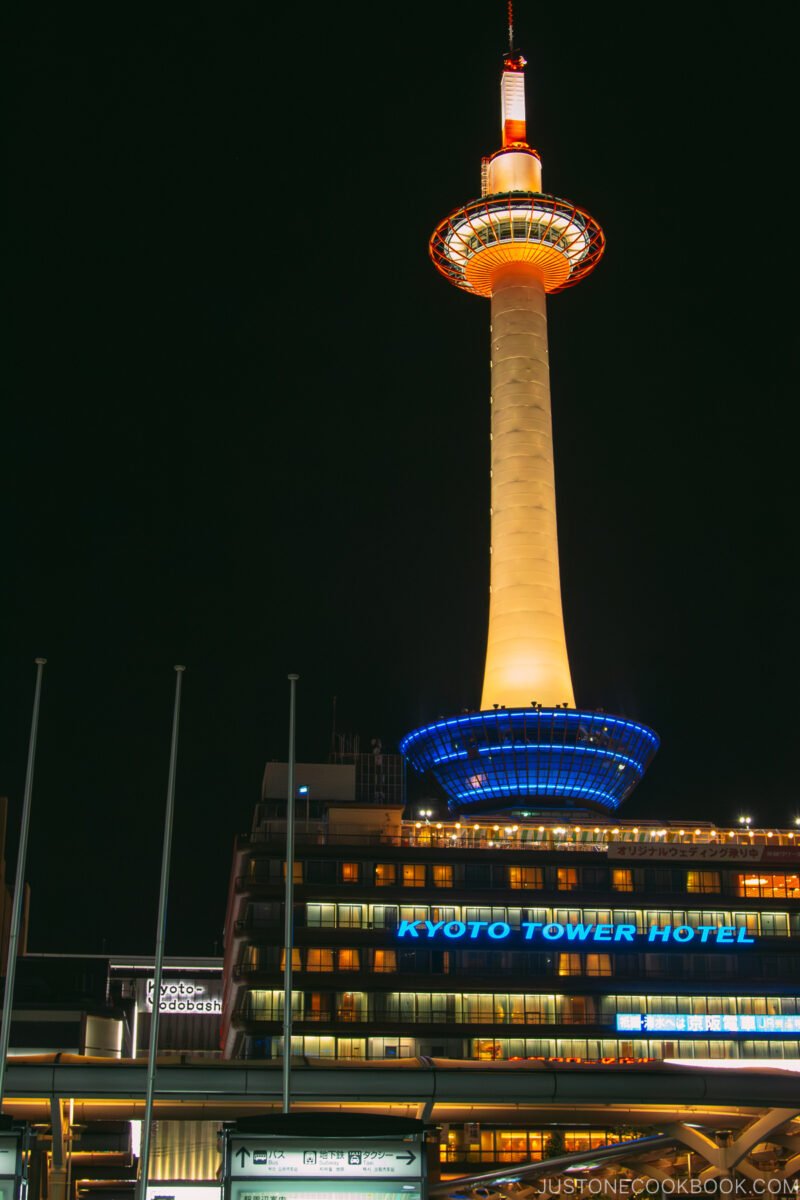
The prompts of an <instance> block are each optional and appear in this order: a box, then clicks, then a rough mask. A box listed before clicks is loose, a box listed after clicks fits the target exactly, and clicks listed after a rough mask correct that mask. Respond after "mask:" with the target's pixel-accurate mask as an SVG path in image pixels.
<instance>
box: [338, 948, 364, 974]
mask: <svg viewBox="0 0 800 1200" xmlns="http://www.w3.org/2000/svg"><path fill="white" fill-rule="evenodd" d="M360 965H361V964H360V956H359V953H358V950H340V951H339V963H338V966H339V970H340V971H358V970H359V968H360Z"/></svg>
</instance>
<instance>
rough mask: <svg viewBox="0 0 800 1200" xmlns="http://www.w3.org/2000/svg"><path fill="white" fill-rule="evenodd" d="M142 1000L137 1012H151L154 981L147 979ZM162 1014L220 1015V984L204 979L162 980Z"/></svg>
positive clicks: (159, 1007)
mask: <svg viewBox="0 0 800 1200" xmlns="http://www.w3.org/2000/svg"><path fill="white" fill-rule="evenodd" d="M145 982H146V990H145V995H144V998H143V999H141V998H140V1000H139V1012H152V1011H153V989H154V987H155V980H153V979H148V980H146V981H145ZM158 1011H159V1012H162V1013H198V1014H199V1013H221V1012H222V984H221V983H220V982H218V981H217V980H206V979H203V980H201V979H162V980H161V1003H160V1004H159V1006H158Z"/></svg>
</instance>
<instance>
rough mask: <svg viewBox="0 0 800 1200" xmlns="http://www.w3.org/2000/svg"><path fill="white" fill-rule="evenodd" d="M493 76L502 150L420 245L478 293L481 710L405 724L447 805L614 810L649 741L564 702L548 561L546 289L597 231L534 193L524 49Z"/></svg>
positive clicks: (589, 261)
mask: <svg viewBox="0 0 800 1200" xmlns="http://www.w3.org/2000/svg"><path fill="white" fill-rule="evenodd" d="M513 41H514V38H513V24H512V21H511V6H510V5H509V50H508V53H507V54H506V55H505V57H504V61H503V73H502V78H501V84H500V100H501V129H502V139H503V140H502V146H501V148H500V149H499V150H497V151H495V153H494V154H492V155H491V156H490V157H489V158H486V159H484V160H483V168H482V180H481V198H480V200H471V201H470V202H469V203H468V204H466V205H464V206H463V207H462V208H458V209H456V211H455V212H453V213H451V214H450V216H449V217H447V218H446V219H445V220H444V221H442V222H441V223H440V224H439V225H438V226H437V227H436V229H435V230H434V232H433V236H432V237H431V240H430V254H431V258H432V259H433V263H434V265H435V267H436V269H437V270H438V271H440V272H441V274H442V275H444V276H445V278H446V279H448V280H449V281H450V282H451V283H453V284H455V286H456V287H459V288H461V289H462V290H464V291H467V292H472V293H473V294H475V295H478V296H486V297H489V298H490V300H491V306H492V307H491V327H490V328H491V400H490V404H491V547H490V564H491V568H490V583H491V586H490V601H489V634H488V642H487V650H486V667H485V672H484V680H483V696H482V700H481V710H480V711H479V712H471V713H467V714H466V715H464V716H460V717H453V718H451V719H448V720H439V721H436V722H435V723H433V724H431V725H426V726H424V727H422V728H420V729H416V730H414V731H413V732H412V733H410V734H408V735H407V736H406V737H405V738H403V740H402V741H401V743H400V749H401V751H402V753H403V754H404V755H405V756H406V757H407V758H408V760H409V762H410V763H411V764H412V766H414V767H415V769H416V770H417V771H418V772H420V773H423V774H424V773H426V772H430V773H431V774H432V775H433V776H434V778H435V779H436V780H437V782H438V783H439V785H440V786H441V787H442V788H443V790H444V791H445V793H446V795H447V797H448V803H449V807H450V809H451V811H453V812H455V813H458V812H466V811H469V812H501V811H502V812H509V811H514V810H516V811H518V812H522V811H523V810H527V811H528V812H531V814H532V813H533V812H540V811H543V810H547V811H550V812H552V810H554V809H561V808H564V809H569V811H571V812H573V813H574V812H575V811H576V809H577V810H580V809H585V810H595V811H597V810H599V811H605V812H608V811H613V810H614V809H616V808H617V806H618V805H619V804H620V803H621V802H622V801H623V800H624V799H625V797H626V796H628V795H629V794H630V793H631V792H632V791H633V789H634V788H635V787H636V785H637V784H638V782H639V780H640V779H641V778H642V775H643V774H644V772H645V770H646V768H647V766H648V765H649V763H650V761H651V759H652V758H653V755H654V754H655V752H656V750H657V749H658V744H659V741H658V737H657V736H656V734H655V733H654V732H653V731H652V730H651V729H648V728H647V727H646V726H644V725H640V724H638V723H636V722H635V721H630V720H627V719H625V718H623V717H615V716H611V715H609V714H607V713H605V712H602V711H597V712H590V711H584V710H581V709H578V708H576V707H575V700H574V694H573V688H572V679H571V676H570V669H569V660H568V657H567V644H566V638H565V634H564V618H563V613H562V608H561V585H560V581H559V569H558V537H557V529H556V505H555V472H554V463H553V434H552V418H551V410H550V371H549V365H548V353H547V313H546V296H547V295H548V293H552V292H559V291H562V290H563V289H564V288H567V287H572V286H573V285H574V284H576V283H577V282H578V281H579V280H581V279H583V278H584V277H585V276H586V275H588V274H589V273H590V272H591V271H592V270H593V269H594V267H595V266H596V264H597V262H598V260H599V259H600V257H601V255H602V253H603V250H604V246H605V238H604V236H603V231H602V230H601V228H600V226H599V225H598V224H597V222H596V221H595V220H594V219H593V218H592V217H591V216H590V215H589V213H588V212H586V211H585V210H584V209H581V208H578V207H577V206H576V205H574V204H572V203H570V202H569V201H567V200H561V199H559V198H558V197H556V196H552V195H548V194H547V193H545V192H543V191H542V163H541V159H540V156H539V154H538V153H537V151H536V150H534V149H533V148H532V147H531V146H529V145H528V142H527V140H526V139H527V131H526V120H525V74H524V68H525V59H524V58H523V57H522V55H521V54H520V53H519V52H518V51H516V50H515V49H514V48H513Z"/></svg>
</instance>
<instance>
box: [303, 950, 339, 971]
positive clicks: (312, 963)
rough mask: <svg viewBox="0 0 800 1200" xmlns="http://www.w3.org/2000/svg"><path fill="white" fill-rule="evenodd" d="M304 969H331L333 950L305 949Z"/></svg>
mask: <svg viewBox="0 0 800 1200" xmlns="http://www.w3.org/2000/svg"><path fill="white" fill-rule="evenodd" d="M306 970H307V971H332V970H333V951H332V950H318V949H309V950H306Z"/></svg>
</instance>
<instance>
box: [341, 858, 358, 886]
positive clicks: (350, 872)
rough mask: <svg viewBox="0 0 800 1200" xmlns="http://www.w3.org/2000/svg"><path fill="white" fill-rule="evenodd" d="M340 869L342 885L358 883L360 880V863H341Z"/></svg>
mask: <svg viewBox="0 0 800 1200" xmlns="http://www.w3.org/2000/svg"><path fill="white" fill-rule="evenodd" d="M341 867H342V871H341V877H342V883H358V881H359V879H360V878H361V863H357V862H343V863H342V864H341Z"/></svg>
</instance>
